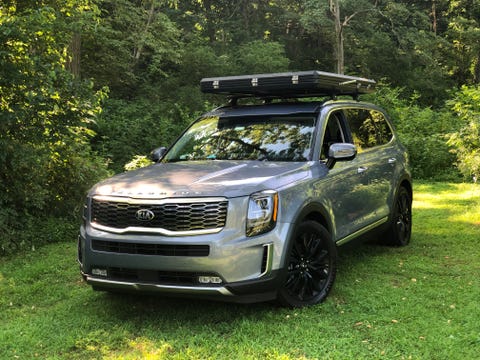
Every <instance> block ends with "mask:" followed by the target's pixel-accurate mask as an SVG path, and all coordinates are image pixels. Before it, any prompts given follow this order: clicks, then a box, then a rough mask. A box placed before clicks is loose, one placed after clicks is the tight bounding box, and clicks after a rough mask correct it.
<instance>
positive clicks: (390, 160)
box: [388, 158, 397, 164]
mask: <svg viewBox="0 0 480 360" xmlns="http://www.w3.org/2000/svg"><path fill="white" fill-rule="evenodd" d="M396 162H397V159H395V158H390V159H388V163H389V164H395V163H396Z"/></svg>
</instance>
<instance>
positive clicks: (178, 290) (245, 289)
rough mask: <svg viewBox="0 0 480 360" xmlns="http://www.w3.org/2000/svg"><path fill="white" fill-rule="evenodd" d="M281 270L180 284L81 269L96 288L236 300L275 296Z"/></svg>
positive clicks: (269, 298)
mask: <svg viewBox="0 0 480 360" xmlns="http://www.w3.org/2000/svg"><path fill="white" fill-rule="evenodd" d="M281 273H282V272H281V271H272V272H271V273H270V275H269V276H268V277H266V278H262V279H257V280H250V281H243V282H237V283H230V284H226V285H222V286H209V287H206V286H179V285H164V284H155V283H144V282H132V281H120V280H111V279H102V278H99V277H95V276H91V275H88V274H84V273H82V276H83V278H84V279H85V281H86V282H87V283H88V284H89V285H91V286H92V287H93V289H95V290H100V291H112V292H129V293H135V292H141V293H157V294H162V295H166V296H180V297H194V298H202V299H213V300H219V301H226V302H235V303H253V302H259V301H269V300H274V299H275V298H276V297H277V290H278V288H279V286H280V285H281V281H282V276H281V275H280V274H281Z"/></svg>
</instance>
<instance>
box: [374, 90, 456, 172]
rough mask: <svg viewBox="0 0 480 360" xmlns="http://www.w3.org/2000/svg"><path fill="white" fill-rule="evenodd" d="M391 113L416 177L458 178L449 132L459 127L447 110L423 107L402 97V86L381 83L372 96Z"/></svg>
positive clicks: (412, 100) (414, 100) (413, 100)
mask: <svg viewBox="0 0 480 360" xmlns="http://www.w3.org/2000/svg"><path fill="white" fill-rule="evenodd" d="M372 97H374V101H375V103H377V104H379V105H380V106H382V107H383V108H384V109H385V110H386V111H387V113H388V114H389V115H390V117H391V119H392V122H393V124H394V126H395V128H396V129H397V133H398V135H399V137H400V140H401V141H402V143H403V144H404V145H405V146H406V148H407V150H408V152H409V155H410V160H411V165H412V173H413V176H414V178H418V179H435V180H455V179H458V178H459V174H458V171H457V169H456V168H455V166H454V164H455V157H454V156H453V154H452V153H451V152H450V149H449V146H448V145H447V134H448V133H450V132H452V131H453V130H454V129H456V127H457V126H458V125H457V124H456V122H455V121H454V119H453V117H452V114H451V112H450V111H448V109H443V108H442V109H438V110H433V109H432V108H430V107H421V106H420V105H418V104H417V102H416V99H415V98H413V99H410V100H404V99H401V89H392V88H389V87H387V86H380V88H379V89H378V91H377V92H376V93H375V94H374V95H373V96H372Z"/></svg>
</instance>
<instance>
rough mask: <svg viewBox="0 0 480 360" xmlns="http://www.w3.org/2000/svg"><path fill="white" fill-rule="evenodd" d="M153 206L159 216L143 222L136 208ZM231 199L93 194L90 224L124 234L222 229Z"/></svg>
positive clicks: (188, 233)
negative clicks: (136, 215) (137, 197)
mask: <svg viewBox="0 0 480 360" xmlns="http://www.w3.org/2000/svg"><path fill="white" fill-rule="evenodd" d="M142 208H146V209H151V210H152V211H153V212H155V216H156V218H154V219H153V220H152V221H149V222H145V224H143V222H141V221H139V220H138V219H135V212H136V211H138V210H140V209H142ZM227 211H228V201H227V199H226V198H223V197H208V198H168V199H156V200H155V199H134V198H125V197H115V196H94V197H93V198H92V201H91V218H90V225H91V226H92V227H93V228H94V229H97V230H101V231H106V232H111V233H115V234H124V233H128V232H136V233H147V234H161V235H166V236H192V235H203V234H213V233H218V232H220V231H221V230H222V229H223V227H224V226H225V223H226V221H227Z"/></svg>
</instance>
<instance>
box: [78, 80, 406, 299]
mask: <svg viewBox="0 0 480 360" xmlns="http://www.w3.org/2000/svg"><path fill="white" fill-rule="evenodd" d="M374 85H375V82H374V81H372V80H367V79H363V78H356V77H350V76H344V75H337V74H330V73H325V72H319V71H308V72H294V73H280V74H261V75H250V76H236V77H223V78H209V79H203V80H202V82H201V88H202V90H203V91H204V92H207V93H213V94H225V95H227V96H229V97H230V102H229V104H228V105H226V106H223V107H220V108H218V109H215V110H213V111H211V112H209V113H207V114H205V115H203V116H202V117H201V118H199V119H198V120H197V121H195V122H194V123H193V124H192V125H191V126H190V127H189V128H188V129H187V130H186V131H185V132H184V133H183V134H182V135H181V136H180V137H179V138H178V140H177V141H176V142H175V143H174V144H173V145H172V146H171V147H170V148H169V149H168V150H167V149H166V148H159V149H157V150H156V151H155V152H153V157H154V158H155V160H156V164H154V165H151V166H149V167H146V168H142V169H139V170H136V171H131V172H127V173H123V174H119V175H116V176H114V177H112V178H110V179H107V180H105V181H103V182H101V183H99V184H97V185H96V186H94V187H93V188H92V189H91V190H90V192H89V194H88V197H87V201H86V204H85V208H84V214H83V220H84V221H83V224H82V226H81V229H80V236H79V243H78V260H79V262H80V266H81V272H82V274H83V276H84V278H85V280H86V281H87V282H88V283H89V284H91V285H92V286H93V288H94V289H98V290H107V291H124V290H130V291H156V292H162V293H165V294H170V295H172V294H173V295H178V296H193V297H203V298H211V299H219V300H230V301H237V302H254V301H266V300H272V299H277V300H278V301H280V303H282V304H284V305H286V306H293V307H300V306H304V305H312V304H316V303H319V302H321V301H323V300H324V299H325V297H326V296H327V295H328V293H329V291H330V289H331V288H332V285H333V283H334V280H335V273H336V266H337V265H336V256H337V255H336V254H337V250H336V248H337V246H340V245H342V244H345V243H347V242H349V241H351V240H353V239H355V238H357V237H359V236H360V235H362V234H364V233H366V232H369V231H371V230H374V229H376V230H381V231H379V232H378V234H380V235H379V236H381V239H382V240H384V241H385V242H388V243H390V244H392V245H396V246H403V245H406V244H408V242H409V240H410V234H411V203H412V185H411V178H410V172H409V169H408V157H407V153H406V150H405V148H404V147H403V146H402V145H401V144H400V142H399V140H398V139H397V137H396V136H395V133H394V130H393V128H392V125H391V124H390V122H389V120H388V117H387V116H386V114H385V112H384V111H383V110H382V109H380V108H378V107H376V106H374V105H371V104H367V103H363V102H359V101H357V99H358V95H359V94H363V93H367V92H370V91H372V90H373V87H374ZM337 95H350V96H351V97H352V100H335V98H336V96H337ZM319 97H322V98H325V97H327V100H318V98H319ZM301 98H308V99H307V100H305V99H301ZM258 99H261V101H262V103H258V101H257V100H258ZM292 99H293V101H292ZM312 99H313V100H312ZM254 100H255V101H254ZM245 103H246V104H245Z"/></svg>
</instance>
